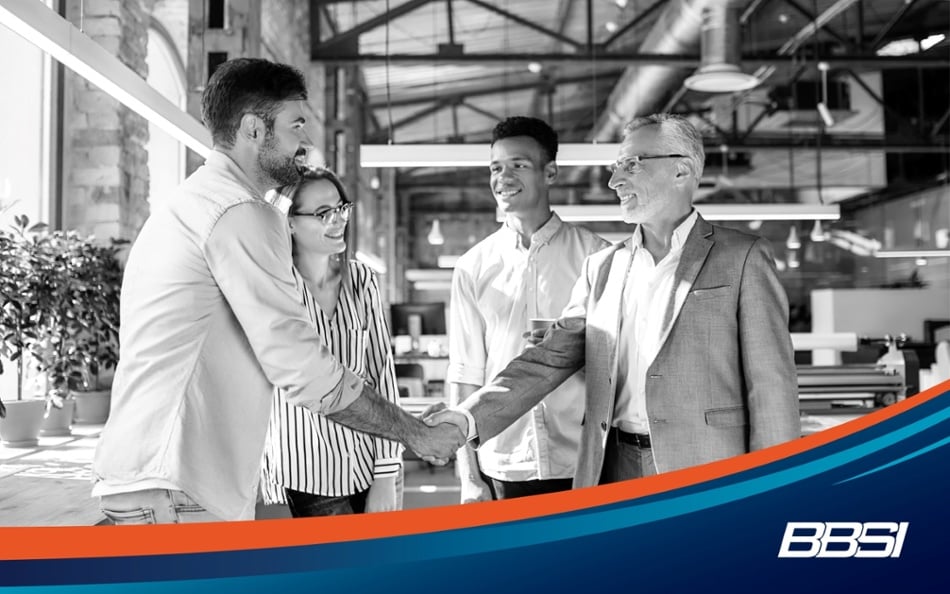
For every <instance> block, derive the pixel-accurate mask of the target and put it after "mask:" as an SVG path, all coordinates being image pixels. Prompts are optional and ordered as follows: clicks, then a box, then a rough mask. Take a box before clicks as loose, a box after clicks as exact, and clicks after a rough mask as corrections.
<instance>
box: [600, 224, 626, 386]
mask: <svg viewBox="0 0 950 594" xmlns="http://www.w3.org/2000/svg"><path fill="white" fill-rule="evenodd" d="M629 242H630V240H629V239H628V240H627V242H626V243H625V244H624V245H625V246H626V247H625V248H624V249H619V250H617V251H616V252H614V256H613V258H612V261H611V263H610V271H609V272H608V274H607V282H606V284H605V286H604V292H603V294H602V295H601V297H600V303H601V307H600V308H598V309H600V311H601V314H602V316H601V318H600V320H601V324H602V327H603V329H604V330H605V331H607V332H608V335H609V336H611V337H612V338H613V341H612V344H611V345H609V346H610V348H609V350H608V357H609V358H608V360H607V371H608V372H609V373H610V377H611V378H614V377H616V375H617V368H616V362H617V349H618V348H619V343H620V340H619V338H620V315H621V311H622V310H623V288H624V285H626V283H627V274H628V273H629V271H630V263H631V258H630V256H631V253H630V249H629ZM605 346H607V345H605Z"/></svg>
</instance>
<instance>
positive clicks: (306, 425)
mask: <svg viewBox="0 0 950 594" xmlns="http://www.w3.org/2000/svg"><path fill="white" fill-rule="evenodd" d="M304 296H305V299H304V301H305V302H306V305H307V310H308V313H309V315H310V320H311V322H313V324H314V327H315V328H316V331H317V334H318V335H319V336H320V337H321V339H322V340H323V341H324V343H325V344H326V345H327V347H328V348H329V349H330V351H331V352H332V353H333V356H334V357H336V358H337V359H338V360H339V361H340V362H341V363H342V364H343V365H344V366H345V367H347V368H348V369H350V370H351V371H353V372H354V373H356V374H357V375H358V376H360V377H362V378H363V379H364V380H365V381H366V382H367V383H368V384H369V385H370V386H372V387H374V388H375V389H376V390H377V391H378V392H379V393H380V394H381V395H382V397H383V398H385V399H387V400H389V401H390V402H393V403H397V404H398V391H397V388H396V370H395V366H394V364H393V355H392V349H391V348H390V335H389V329H388V328H387V326H386V319H385V317H384V316H383V309H382V304H381V301H380V297H379V285H378V284H377V281H376V277H375V276H374V275H373V273H372V272H371V271H370V270H369V268H367V267H366V266H365V265H363V264H361V263H359V262H355V261H351V262H350V263H349V275H347V276H345V277H344V278H343V282H342V285H341V287H340V296H339V299H338V301H337V306H336V311H335V312H334V313H333V315H332V316H327V315H326V313H324V312H323V310H322V309H320V305H319V304H318V303H317V301H316V299H314V297H313V296H312V295H311V293H310V291H309V290H308V289H307V287H306V285H305V284H304ZM401 465H402V446H401V445H400V444H398V443H396V442H393V441H389V440H386V439H380V438H378V437H373V436H371V435H367V434H365V433H360V432H358V431H353V430H352V429H348V428H346V427H343V426H342V425H338V424H336V423H334V422H333V421H331V420H329V419H327V418H326V417H324V416H321V415H314V414H312V413H311V412H310V411H308V410H306V409H304V408H302V407H299V406H290V405H288V404H286V403H285V402H284V401H283V399H282V398H280V395H279V393H277V391H276V390H275V394H274V398H273V402H272V404H271V418H270V424H269V426H268V432H267V444H266V446H265V448H264V459H263V464H262V471H261V491H262V492H263V495H264V502H265V503H268V504H274V503H286V497H285V495H284V489H285V488H288V489H293V490H295V491H301V492H304V493H312V494H314V495H325V496H336V497H339V496H344V495H353V494H354V493H359V492H360V491H365V490H366V489H368V488H369V486H370V484H372V482H373V480H374V479H375V478H379V477H386V476H394V475H396V474H397V473H398V471H399V468H400V467H401Z"/></svg>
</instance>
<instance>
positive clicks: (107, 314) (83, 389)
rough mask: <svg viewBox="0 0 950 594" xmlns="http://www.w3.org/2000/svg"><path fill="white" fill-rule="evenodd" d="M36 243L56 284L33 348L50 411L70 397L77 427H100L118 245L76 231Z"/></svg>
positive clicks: (113, 336) (111, 345)
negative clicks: (46, 384)
mask: <svg viewBox="0 0 950 594" xmlns="http://www.w3.org/2000/svg"><path fill="white" fill-rule="evenodd" d="M39 243H40V244H41V245H42V246H43V248H44V249H42V250H41V251H43V253H44V254H47V255H48V258H46V259H45V260H44V261H43V265H45V266H47V267H48V270H49V272H50V277H51V278H53V279H55V281H56V282H55V287H54V288H52V290H51V291H50V293H49V294H50V299H49V311H48V315H47V318H46V321H45V324H44V325H43V326H42V332H41V336H40V339H39V340H38V341H37V342H38V345H39V346H38V348H35V349H34V353H35V354H36V356H37V358H38V360H39V367H40V369H41V370H42V371H43V372H44V373H45V374H46V378H47V382H48V396H49V402H50V407H49V411H50V412H51V413H53V412H54V411H55V410H56V409H57V408H59V407H63V408H68V407H69V406H70V405H71V404H72V402H73V400H72V399H70V398H69V397H70V396H72V397H73V398H74V399H75V407H76V422H81V423H103V422H105V420H106V417H107V416H108V414H109V404H110V394H111V390H110V381H109V379H110V378H108V376H106V374H105V373H104V372H106V371H108V370H109V369H110V368H113V367H115V364H116V362H117V359H118V353H117V350H116V346H117V344H118V329H119V289H120V284H121V271H120V269H119V263H118V259H117V257H116V253H117V251H118V243H119V242H115V241H113V242H112V244H111V245H109V246H104V245H99V244H97V243H96V241H95V239H94V238H93V237H83V236H80V235H79V234H78V233H76V232H75V231H55V232H53V233H49V234H47V235H45V236H44V237H43V238H42V240H40V242H39ZM54 430H55V429H53V428H50V432H52V431H54Z"/></svg>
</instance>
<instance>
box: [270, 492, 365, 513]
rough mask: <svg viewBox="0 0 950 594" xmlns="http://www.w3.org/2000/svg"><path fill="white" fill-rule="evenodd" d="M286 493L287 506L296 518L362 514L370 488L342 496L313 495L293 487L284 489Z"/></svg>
mask: <svg viewBox="0 0 950 594" xmlns="http://www.w3.org/2000/svg"><path fill="white" fill-rule="evenodd" d="M284 493H286V495H287V507H289V508H290V515H292V516H293V517H295V518H312V517H315V516H343V515H346V514H361V513H363V512H365V511H366V495H367V494H368V493H369V490H368V489H367V490H366V491H360V492H359V493H355V494H353V495H342V496H340V497H332V496H326V495H313V494H312V493H302V492H300V491H294V490H293V489H284Z"/></svg>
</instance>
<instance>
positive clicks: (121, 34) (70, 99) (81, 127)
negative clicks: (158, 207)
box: [63, 0, 152, 239]
mask: <svg viewBox="0 0 950 594" xmlns="http://www.w3.org/2000/svg"><path fill="white" fill-rule="evenodd" d="M151 3H152V0H122V1H120V0H84V2H82V3H80V2H79V0H69V1H68V2H67V7H66V14H67V18H68V19H69V20H70V21H71V22H72V23H73V24H75V25H76V26H81V28H82V29H83V31H84V32H85V33H86V34H87V35H89V36H90V37H91V38H92V39H94V40H95V41H97V42H98V43H99V44H100V45H102V46H103V47H104V48H105V49H106V50H108V51H109V52H110V53H112V54H114V55H117V56H118V57H119V59H120V60H122V62H123V63H125V64H126V65H127V66H128V67H129V68H131V69H132V70H134V71H135V72H137V73H139V74H140V75H142V76H143V77H144V76H145V75H146V74H147V68H146V65H145V52H146V43H147V40H148V36H147V26H148V12H147V11H149V10H150V9H151ZM64 81H65V82H64V95H65V109H64V114H63V124H64V130H65V139H64V143H65V150H64V155H63V166H64V171H65V176H64V181H63V184H64V188H63V225H64V227H66V228H72V229H78V230H79V231H81V232H83V233H94V234H96V236H97V237H99V238H101V239H107V238H109V237H127V238H128V237H132V236H133V235H134V234H135V232H136V231H137V229H138V228H139V227H140V226H141V223H142V222H143V221H144V218H145V216H147V213H148V206H147V203H146V198H147V195H148V155H147V154H146V151H145V142H146V141H147V140H148V125H147V122H146V121H145V119H144V118H142V117H140V116H138V115H136V114H134V113H132V112H131V111H129V110H128V109H127V108H125V107H124V106H122V105H120V104H119V103H118V102H117V101H116V100H115V99H112V98H111V97H110V96H109V95H107V94H106V93H105V92H103V91H101V90H100V89H99V88H98V87H96V86H94V85H92V84H90V83H88V82H86V80H85V79H83V78H81V77H79V76H77V75H75V74H73V73H72V72H70V71H68V70H67V71H66V75H65V79H64Z"/></svg>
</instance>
